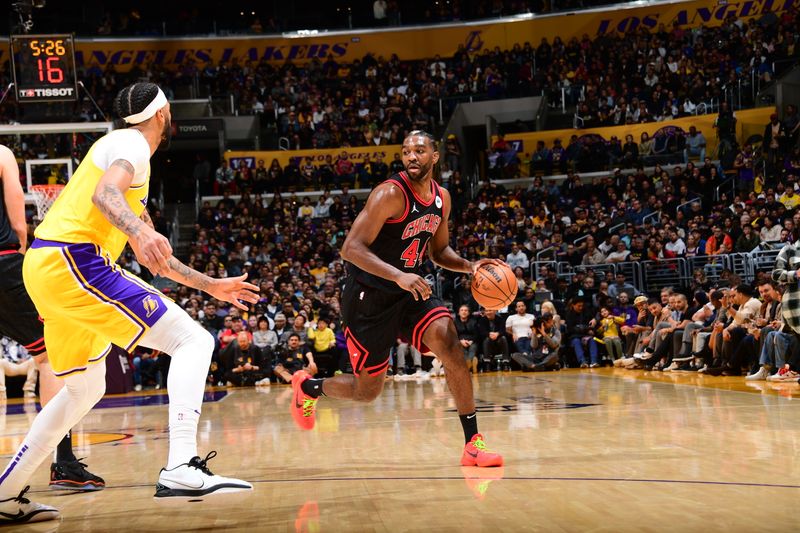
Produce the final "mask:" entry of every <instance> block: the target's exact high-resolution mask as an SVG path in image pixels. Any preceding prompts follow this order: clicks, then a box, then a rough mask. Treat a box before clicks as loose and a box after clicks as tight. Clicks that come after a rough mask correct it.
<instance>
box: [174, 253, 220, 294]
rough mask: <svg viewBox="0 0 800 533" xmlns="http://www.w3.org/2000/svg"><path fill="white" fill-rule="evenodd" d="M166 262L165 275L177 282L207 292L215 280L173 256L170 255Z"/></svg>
mask: <svg viewBox="0 0 800 533" xmlns="http://www.w3.org/2000/svg"><path fill="white" fill-rule="evenodd" d="M167 262H168V264H169V274H167V277H168V278H169V279H171V280H173V281H177V282H178V283H183V284H184V285H188V286H189V287H191V288H193V289H198V290H201V291H205V292H208V289H209V287H211V285H213V283H214V281H215V280H214V278H211V277H209V276H206V275H205V274H203V273H201V272H198V271H197V270H195V269H193V268H190V267H188V266H186V265H184V264H183V263H181V262H180V261H178V260H177V259H175V258H174V257H170V258H169V261H167Z"/></svg>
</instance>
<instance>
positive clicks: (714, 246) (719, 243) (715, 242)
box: [706, 225, 733, 255]
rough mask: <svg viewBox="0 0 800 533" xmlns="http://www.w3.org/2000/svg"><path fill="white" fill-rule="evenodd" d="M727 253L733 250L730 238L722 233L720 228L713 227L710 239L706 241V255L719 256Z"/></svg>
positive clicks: (717, 226)
mask: <svg viewBox="0 0 800 533" xmlns="http://www.w3.org/2000/svg"><path fill="white" fill-rule="evenodd" d="M723 246H724V249H725V250H727V251H731V250H733V240H732V239H731V236H730V235H728V234H726V233H723V232H722V226H720V225H715V226H714V229H713V233H712V235H711V237H709V238H708V240H707V241H706V255H719V254H720V253H724V251H723V249H722V248H723Z"/></svg>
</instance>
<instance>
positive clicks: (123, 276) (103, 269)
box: [22, 239, 167, 376]
mask: <svg viewBox="0 0 800 533" xmlns="http://www.w3.org/2000/svg"><path fill="white" fill-rule="evenodd" d="M22 275H23V279H24V281H25V288H26V290H27V291H28V294H29V295H30V297H31V299H32V300H33V303H34V304H36V309H37V310H38V311H39V314H40V315H41V317H42V320H43V321H44V341H45V345H46V347H47V354H48V359H49V360H50V365H51V366H52V368H53V371H54V372H55V374H56V375H57V376H66V375H69V374H72V373H75V372H82V371H84V370H86V368H87V367H88V365H89V364H91V363H94V362H97V361H100V360H102V359H103V358H104V357H105V356H106V355H107V354H108V352H109V351H110V350H111V344H112V343H113V344H116V345H117V346H119V347H121V348H124V349H126V350H128V351H131V350H133V349H134V348H135V347H136V345H137V344H138V343H139V342H140V341H141V339H142V337H143V336H144V334H145V333H146V332H147V330H148V329H149V328H151V327H152V326H153V325H154V324H155V323H156V322H157V321H158V319H159V318H161V316H162V315H163V314H164V313H165V312H166V310H167V305H166V300H165V298H166V297H165V296H164V295H163V294H161V293H160V292H159V291H158V290H157V289H155V288H154V287H152V286H151V285H148V284H147V283H145V282H144V281H142V280H141V279H139V278H137V277H136V276H134V275H133V274H131V273H129V272H126V271H125V270H123V269H122V268H121V267H120V266H119V265H117V264H116V262H115V261H114V260H113V259H112V258H111V256H110V255H109V253H108V252H106V251H105V250H103V249H101V248H100V247H99V246H97V245H96V244H92V243H80V244H68V243H62V242H56V241H46V240H43V239H35V240H34V241H33V243H32V244H31V247H30V249H29V250H28V252H27V253H26V254H25V262H24V263H23V266H22Z"/></svg>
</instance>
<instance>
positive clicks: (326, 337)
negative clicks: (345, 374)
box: [307, 317, 341, 377]
mask: <svg viewBox="0 0 800 533" xmlns="http://www.w3.org/2000/svg"><path fill="white" fill-rule="evenodd" d="M307 338H308V342H309V344H310V346H309V348H310V349H311V353H312V354H313V355H314V361H315V362H316V364H317V368H318V369H319V372H320V375H321V376H324V377H330V376H332V375H333V374H334V372H336V371H337V370H341V369H340V368H338V366H339V353H338V350H337V349H336V335H335V334H334V332H333V330H332V329H331V328H329V327H328V319H327V318H326V317H319V319H317V327H316V328H308V333H307Z"/></svg>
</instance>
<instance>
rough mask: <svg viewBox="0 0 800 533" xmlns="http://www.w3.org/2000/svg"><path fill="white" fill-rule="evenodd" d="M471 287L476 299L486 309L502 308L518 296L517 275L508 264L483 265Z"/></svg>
mask: <svg viewBox="0 0 800 533" xmlns="http://www.w3.org/2000/svg"><path fill="white" fill-rule="evenodd" d="M470 288H471V289H472V296H473V297H474V298H475V301H476V302H478V303H479V304H480V305H482V306H483V307H485V308H486V309H502V308H503V307H505V306H507V305H509V304H510V303H511V302H513V301H514V298H516V296H517V277H516V276H515V275H514V272H513V271H512V270H511V268H510V267H509V266H508V265H481V266H480V267H479V268H478V270H476V271H475V275H474V276H472V286H471V287H470Z"/></svg>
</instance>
